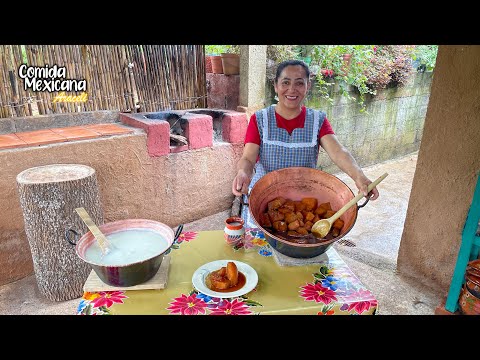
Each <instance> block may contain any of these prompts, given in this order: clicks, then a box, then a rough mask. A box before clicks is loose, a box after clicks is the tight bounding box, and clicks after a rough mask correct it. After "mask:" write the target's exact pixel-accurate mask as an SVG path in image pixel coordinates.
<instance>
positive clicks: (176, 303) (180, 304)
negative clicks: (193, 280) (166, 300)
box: [167, 294, 207, 315]
mask: <svg viewBox="0 0 480 360" xmlns="http://www.w3.org/2000/svg"><path fill="white" fill-rule="evenodd" d="M170 305H171V306H170V307H168V308H167V310H171V312H170V313H171V314H182V315H198V314H199V313H202V314H205V312H206V307H207V304H206V303H205V301H203V299H201V298H197V297H196V295H190V296H187V295H184V294H182V296H181V297H179V298H175V299H173V302H171V303H170Z"/></svg>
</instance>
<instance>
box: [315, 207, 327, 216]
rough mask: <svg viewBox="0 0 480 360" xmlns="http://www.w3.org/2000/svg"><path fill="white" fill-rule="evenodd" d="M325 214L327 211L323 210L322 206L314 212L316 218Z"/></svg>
mask: <svg viewBox="0 0 480 360" xmlns="http://www.w3.org/2000/svg"><path fill="white" fill-rule="evenodd" d="M326 212H327V209H325V208H324V207H323V206H319V207H318V208H317V209H316V210H315V215H318V216H323V215H325V214H326Z"/></svg>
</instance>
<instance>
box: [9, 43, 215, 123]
mask: <svg viewBox="0 0 480 360" xmlns="http://www.w3.org/2000/svg"><path fill="white" fill-rule="evenodd" d="M204 59H205V56H204V47H203V45H0V118H6V117H17V116H36V115H46V114H53V113H68V112H82V111H95V110H114V111H115V110H116V111H121V112H151V111H165V110H186V109H193V108H205V107H207V89H206V77H205V60H204ZM22 64H27V66H29V67H36V68H40V69H46V68H47V67H48V68H49V69H51V68H52V67H53V66H54V65H57V67H65V77H64V78H61V79H60V80H64V79H67V80H73V79H74V80H78V81H80V80H86V90H85V91H74V90H72V91H67V90H66V91H65V94H64V95H66V96H79V95H81V94H82V92H85V93H87V99H88V100H87V101H86V102H63V101H57V102H54V101H53V100H54V99H55V98H56V97H57V96H58V95H59V94H61V91H52V92H49V91H35V90H34V89H32V88H30V87H29V88H26V86H25V80H26V79H23V78H21V77H20V74H19V67H20V65H22ZM37 79H38V78H37ZM43 80H44V79H40V81H43ZM46 80H47V81H49V80H50V78H47V79H46Z"/></svg>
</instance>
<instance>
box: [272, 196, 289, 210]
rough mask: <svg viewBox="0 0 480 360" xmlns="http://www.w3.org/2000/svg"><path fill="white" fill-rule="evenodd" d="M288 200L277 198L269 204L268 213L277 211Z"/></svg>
mask: <svg viewBox="0 0 480 360" xmlns="http://www.w3.org/2000/svg"><path fill="white" fill-rule="evenodd" d="M285 202H286V200H285V199H284V198H276V199H275V200H272V201H270V202H269V203H268V205H267V206H268V211H271V210H277V209H278V208H279V207H281V206H282V205H283V204H285Z"/></svg>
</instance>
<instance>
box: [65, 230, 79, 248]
mask: <svg viewBox="0 0 480 360" xmlns="http://www.w3.org/2000/svg"><path fill="white" fill-rule="evenodd" d="M70 233H73V234H74V239H75V242H73V241H71V240H70ZM79 236H80V234H79V233H78V232H77V231H76V230H75V229H72V228H68V229H67V230H65V239H66V240H67V241H68V242H69V243H70V244H72V245H77V241H78V237H79Z"/></svg>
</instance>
